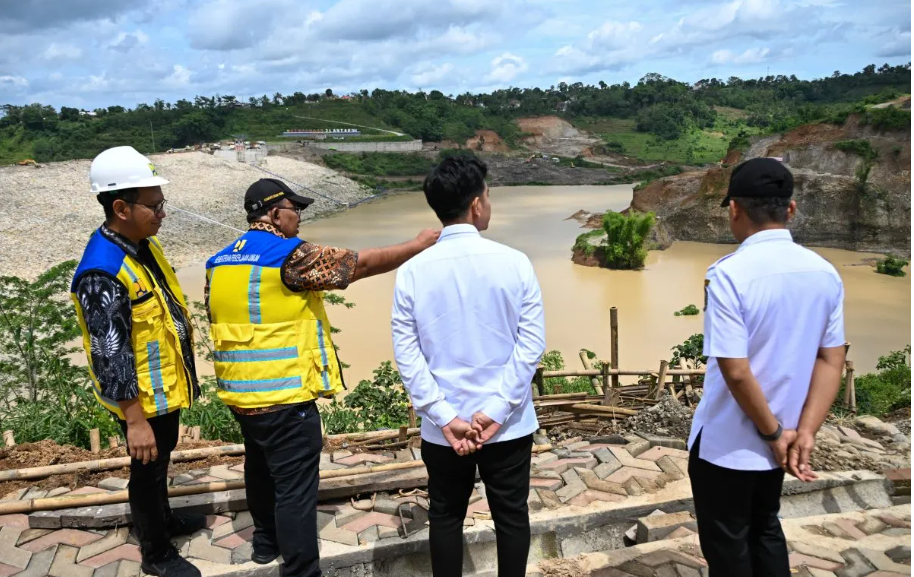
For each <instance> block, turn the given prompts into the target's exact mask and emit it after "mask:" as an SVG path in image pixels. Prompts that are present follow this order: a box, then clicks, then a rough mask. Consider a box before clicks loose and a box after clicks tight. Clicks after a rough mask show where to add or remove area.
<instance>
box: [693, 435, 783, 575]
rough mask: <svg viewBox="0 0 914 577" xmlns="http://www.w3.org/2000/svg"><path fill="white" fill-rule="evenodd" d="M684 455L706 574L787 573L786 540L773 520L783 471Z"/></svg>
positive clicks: (695, 452)
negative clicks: (752, 468)
mask: <svg viewBox="0 0 914 577" xmlns="http://www.w3.org/2000/svg"><path fill="white" fill-rule="evenodd" d="M700 444H701V434H699V436H698V438H697V439H696V440H695V443H694V444H693V445H692V450H691V452H690V454H689V478H690V479H691V482H692V496H693V497H694V499H695V516H696V518H697V520H698V539H699V541H700V543H701V552H702V553H703V554H704V556H705V560H707V562H708V570H709V572H710V577H736V576H739V577H787V576H789V575H790V566H789V565H790V564H789V562H788V560H787V555H788V554H787V540H786V539H785V538H784V532H783V531H782V530H781V522H780V520H778V510H779V509H780V505H781V503H780V501H781V486H782V485H783V484H784V471H783V469H773V470H769V471H737V470H734V469H726V468H724V467H718V466H717V465H714V464H711V463H709V462H708V461H705V460H702V459H699V458H698V448H699V446H700Z"/></svg>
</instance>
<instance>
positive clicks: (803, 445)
mask: <svg viewBox="0 0 914 577" xmlns="http://www.w3.org/2000/svg"><path fill="white" fill-rule="evenodd" d="M768 445H769V446H770V447H771V450H772V451H773V452H774V458H775V460H776V461H777V462H778V465H779V466H780V467H781V468H782V469H784V470H785V471H787V472H788V473H790V474H791V475H793V476H794V477H796V478H797V479H799V480H801V481H803V482H809V481H814V480H816V479H818V475H816V474H815V473H814V472H813V470H812V467H810V465H809V457H810V455H811V454H812V450H813V449H814V448H815V445H816V438H815V436H814V435H813V434H811V433H809V432H807V431H796V430H794V429H785V430H784V432H783V433H781V438H779V439H778V440H777V441H772V442H769V443H768Z"/></svg>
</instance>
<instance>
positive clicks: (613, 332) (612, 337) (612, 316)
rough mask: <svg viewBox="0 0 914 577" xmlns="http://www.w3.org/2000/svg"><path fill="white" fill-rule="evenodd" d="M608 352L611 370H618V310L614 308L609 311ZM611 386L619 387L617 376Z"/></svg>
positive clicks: (614, 376)
mask: <svg viewBox="0 0 914 577" xmlns="http://www.w3.org/2000/svg"><path fill="white" fill-rule="evenodd" d="M609 351H610V352H609V356H610V362H612V368H613V369H614V370H619V309H617V308H616V307H610V309H609ZM612 386H613V388H616V387H618V386H619V375H613V378H612Z"/></svg>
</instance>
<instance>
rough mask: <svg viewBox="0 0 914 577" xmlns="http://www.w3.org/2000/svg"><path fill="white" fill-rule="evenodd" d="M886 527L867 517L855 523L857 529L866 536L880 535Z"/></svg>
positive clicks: (874, 518)
mask: <svg viewBox="0 0 914 577" xmlns="http://www.w3.org/2000/svg"><path fill="white" fill-rule="evenodd" d="M886 527H888V525H886V524H885V523H883V522H882V521H880V520H879V519H877V518H876V517H867V518H866V519H864V520H863V521H862V522H860V523H857V528H858V529H860V530H861V531H863V532H864V533H866V534H867V535H873V534H875V533H881V532H882V531H883V530H884V529H885V528H886Z"/></svg>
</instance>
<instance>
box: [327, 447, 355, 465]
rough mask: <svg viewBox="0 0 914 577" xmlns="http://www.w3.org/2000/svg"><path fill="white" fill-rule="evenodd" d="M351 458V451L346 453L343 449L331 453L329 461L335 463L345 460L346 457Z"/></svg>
mask: <svg viewBox="0 0 914 577" xmlns="http://www.w3.org/2000/svg"><path fill="white" fill-rule="evenodd" d="M351 456H352V451H347V450H345V449H344V450H341V451H333V453H332V455H331V459H332V461H333V462H334V463H336V462H337V461H339V460H340V459H345V458H346V457H351Z"/></svg>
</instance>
